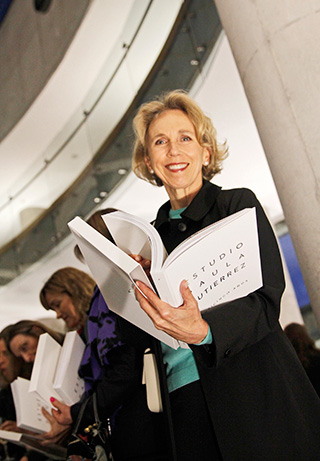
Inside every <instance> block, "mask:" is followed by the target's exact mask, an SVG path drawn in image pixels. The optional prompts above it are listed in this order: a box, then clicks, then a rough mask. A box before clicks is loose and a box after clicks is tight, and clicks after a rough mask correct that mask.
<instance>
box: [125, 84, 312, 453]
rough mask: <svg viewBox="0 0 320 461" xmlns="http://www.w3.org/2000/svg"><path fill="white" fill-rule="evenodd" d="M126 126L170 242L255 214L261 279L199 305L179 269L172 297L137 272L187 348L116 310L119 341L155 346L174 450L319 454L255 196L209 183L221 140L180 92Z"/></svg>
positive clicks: (151, 308)
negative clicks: (161, 198)
mask: <svg viewBox="0 0 320 461" xmlns="http://www.w3.org/2000/svg"><path fill="white" fill-rule="evenodd" d="M134 130H135V135H136V141H135V147H134V155H133V171H134V172H135V173H136V175H137V176H138V177H139V178H142V179H144V180H146V181H148V182H150V183H151V184H153V185H156V186H162V185H163V186H164V187H165V189H166V192H167V194H168V197H169V201H168V202H166V203H165V204H164V205H162V206H161V208H160V209H159V210H158V213H157V217H156V219H155V222H154V226H155V228H156V229H157V231H158V232H159V234H160V236H161V238H162V240H163V242H164V245H165V247H166V249H167V251H168V253H170V252H171V251H172V250H173V249H174V248H175V247H176V246H177V245H178V244H179V243H180V242H182V241H183V240H185V239H186V238H187V237H189V236H191V235H193V234H194V233H196V232H197V231H199V230H201V229H203V228H204V227H206V226H208V225H210V224H212V223H214V222H216V221H219V220H221V219H222V218H225V217H226V216H229V215H231V214H233V213H236V212H238V211H239V210H242V209H245V208H252V207H255V209H256V214H257V224H258V235H259V247H260V258H261V267H262V278H263V286H262V287H261V288H259V289H258V290H256V291H254V292H252V293H250V294H249V295H247V296H244V297H241V298H240V299H235V300H233V301H227V302H225V303H222V304H219V305H215V306H214V307H212V308H210V299H208V308H207V309H206V310H202V311H201V312H200V310H199V308H198V303H197V301H196V299H195V298H194V297H193V295H192V293H191V291H190V289H189V287H188V284H187V283H186V281H183V280H181V285H180V291H181V295H182V298H183V304H182V305H181V306H180V307H178V308H174V307H172V306H170V305H169V304H167V303H165V302H163V301H162V300H161V299H160V298H159V297H158V296H157V295H156V294H155V292H154V291H153V290H151V289H150V288H148V287H147V286H146V285H145V284H143V283H141V282H137V286H138V288H139V290H138V289H136V298H137V300H138V301H139V303H140V306H141V308H142V309H143V310H144V311H145V312H146V313H147V314H148V316H149V317H150V318H151V320H152V321H153V323H154V325H155V326H156V328H157V329H159V330H161V331H164V332H166V333H167V334H168V335H170V336H171V337H173V338H175V339H177V340H179V341H183V342H185V343H187V344H188V345H189V349H182V348H178V349H177V350H174V349H172V348H170V347H168V346H166V345H164V344H161V347H159V343H158V342H157V341H155V340H153V339H152V338H150V337H148V335H146V334H145V333H144V332H142V330H138V329H137V328H135V327H134V326H132V325H131V326H130V325H128V324H127V323H124V322H122V321H120V323H121V324H122V333H123V335H124V338H125V339H126V341H131V342H132V343H133V344H137V342H138V341H139V343H140V344H144V346H143V347H147V346H150V347H151V348H153V350H154V351H155V353H156V355H157V360H158V365H159V372H160V378H161V382H162V399H163V402H164V404H165V410H166V414H167V421H168V426H170V425H172V426H173V431H172V435H173V437H172V447H173V448H172V459H178V460H183V461H188V460H194V459H199V460H200V459H201V461H206V460H208V461H209V460H210V461H211V460H219V459H223V460H239V459H255V460H270V459H277V460H281V459H283V460H284V459H290V460H310V461H311V460H315V459H318V457H319V454H320V429H319V428H320V400H319V398H318V396H317V394H316V393H315V391H314V389H313V388H312V386H311V384H310V382H309V380H308V379H307V377H306V375H305V373H304V370H303V369H302V367H301V364H300V363H299V361H298V359H297V357H296V356H295V354H294V351H293V350H292V347H291V345H290V343H289V341H288V339H287V338H286V335H285V334H284V332H283V330H282V329H281V327H280V325H279V322H278V317H279V311H280V302H281V296H282V293H283V290H284V287H285V282H284V275H283V269H282V263H281V258H280V254H279V250H278V244H277V241H276V239H275V236H274V233H273V230H272V228H271V226H270V224H269V221H268V219H267V217H266V215H265V213H264V211H263V208H262V206H261V205H260V203H259V201H258V200H257V198H256V197H255V195H254V194H253V192H251V191H250V190H248V189H233V190H223V189H222V188H221V187H219V186H217V185H215V184H213V183H211V182H210V180H211V179H212V178H213V176H214V175H215V174H217V173H219V172H220V171H221V168H222V161H223V160H224V158H225V157H226V155H227V147H226V145H225V144H219V143H218V142H217V138H216V132H215V129H214V127H213V125H212V122H211V120H210V119H209V118H208V117H206V116H205V115H204V113H203V112H202V110H201V109H200V107H199V106H198V105H197V104H196V103H195V102H194V101H193V100H192V98H190V97H189V96H188V95H187V94H186V93H185V92H184V91H182V90H176V91H172V92H169V93H166V94H164V95H162V96H161V97H159V98H158V99H156V100H154V101H151V102H148V103H145V104H143V105H142V106H141V107H140V109H139V110H138V113H137V115H136V116H135V119H134ZM208 253H210V248H208ZM133 257H135V256H133ZM136 259H137V260H138V261H141V257H138V256H137V257H136ZM190 264H192V261H190ZM174 445H175V448H174Z"/></svg>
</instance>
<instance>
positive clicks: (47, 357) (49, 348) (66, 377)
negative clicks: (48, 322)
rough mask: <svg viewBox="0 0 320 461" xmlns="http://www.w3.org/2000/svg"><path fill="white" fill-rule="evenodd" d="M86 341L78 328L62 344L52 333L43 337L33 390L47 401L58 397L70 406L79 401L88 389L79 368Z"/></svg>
mask: <svg viewBox="0 0 320 461" xmlns="http://www.w3.org/2000/svg"><path fill="white" fill-rule="evenodd" d="M84 348H85V345H84V342H83V341H82V339H81V338H80V336H79V334H78V333H77V332H76V331H69V332H68V333H67V334H66V336H65V338H64V342H63V345H62V346H61V345H60V344H59V343H58V342H57V341H56V340H55V339H53V338H52V336H50V335H49V334H48V333H44V334H42V335H41V336H40V338H39V342H38V347H37V353H36V357H35V361H34V364H33V368H32V374H31V379H30V386H29V392H30V393H35V394H36V395H38V396H39V397H40V398H41V399H43V400H45V401H46V402H49V401H50V397H54V398H56V399H58V400H60V401H62V402H63V403H65V404H67V405H73V404H74V403H76V402H78V401H79V400H80V398H81V396H82V394H83V392H84V381H83V379H82V378H80V377H79V375H78V368H79V365H80V362H81V359H82V355H83V352H84Z"/></svg>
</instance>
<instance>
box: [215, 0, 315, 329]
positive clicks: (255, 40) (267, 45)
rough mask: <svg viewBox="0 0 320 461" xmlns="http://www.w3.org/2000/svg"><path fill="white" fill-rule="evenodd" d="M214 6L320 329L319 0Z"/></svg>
mask: <svg viewBox="0 0 320 461" xmlns="http://www.w3.org/2000/svg"><path fill="white" fill-rule="evenodd" d="M215 3H216V6H217V9H218V12H219V14H220V18H221V22H222V24H223V27H224V29H225V32H226V35H227V37H228V40H229V42H230V46H231V49H232V52H233V55H234V58H235V61H236V63H237V66H238V69H239V73H240V76H241V79H242V82H243V85H244V89H245V92H246V94H247V98H248V101H249V104H250V107H251V110H252V113H253V116H254V119H255V122H256V125H257V129H258V131H259V134H260V138H261V141H262V144H263V147H264V150H265V153H266V156H267V160H268V163H269V165H270V170H271V173H272V175H273V178H274V182H275V185H276V188H277V191H278V194H279V198H280V201H281V204H282V207H283V211H284V215H285V219H286V223H287V225H288V228H289V232H290V235H291V238H292V241H293V244H294V247H295V250H296V253H297V257H298V260H299V264H300V268H301V271H302V274H303V277H304V280H305V284H306V287H307V290H308V294H309V297H310V302H311V305H312V308H313V311H314V313H315V315H316V317H317V320H318V323H319V325H320V128H319V121H320V47H319V43H320V1H319V0H314V1H312V2H311V1H309V2H303V1H301V0H286V1H280V2H279V1H278V0H268V1H265V0H241V2H239V1H238V0H215Z"/></svg>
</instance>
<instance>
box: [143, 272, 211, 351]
mask: <svg viewBox="0 0 320 461" xmlns="http://www.w3.org/2000/svg"><path fill="white" fill-rule="evenodd" d="M137 286H138V288H139V290H141V292H139V290H136V297H137V300H138V302H139V303H140V306H141V308H142V309H143V310H144V311H145V312H146V314H147V315H148V316H149V317H150V318H151V320H152V321H153V323H154V325H155V327H156V328H157V329H158V330H161V331H164V332H165V333H167V334H169V335H170V336H172V337H173V338H175V339H178V340H180V341H184V342H186V343H188V344H198V343H200V342H201V341H202V340H203V339H204V338H205V337H206V335H207V333H208V330H209V325H208V324H207V322H206V321H205V320H204V319H203V318H202V316H201V313H200V311H199V307H198V303H197V301H196V300H195V299H194V297H193V295H192V293H191V291H190V289H189V287H188V284H187V282H186V281H183V282H182V283H181V287H180V290H181V295H182V298H183V301H184V302H183V304H182V305H181V306H180V307H178V308H174V307H172V306H170V305H169V304H167V303H165V302H163V301H161V299H159V297H158V296H157V295H156V294H155V293H154V292H153V291H152V290H150V289H149V288H148V287H146V286H145V285H144V284H143V283H141V282H137Z"/></svg>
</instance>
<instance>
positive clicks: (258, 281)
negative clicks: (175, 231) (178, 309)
mask: <svg viewBox="0 0 320 461" xmlns="http://www.w3.org/2000/svg"><path fill="white" fill-rule="evenodd" d="M230 218H231V219H227V220H226V221H224V222H220V223H219V225H218V226H209V227H208V228H206V229H204V231H205V232H204V233H203V236H202V237H203V238H200V237H201V232H199V233H198V234H197V235H196V239H195V241H193V244H192V239H189V240H190V241H189V242H188V244H187V245H185V247H183V246H182V247H181V248H182V251H178V252H176V253H175V254H173V258H171V259H170V260H169V258H170V256H171V255H172V253H171V254H170V255H169V257H168V259H167V261H166V263H165V266H166V267H165V269H164V271H163V272H162V273H160V274H153V277H154V279H155V284H156V286H157V288H158V291H159V293H160V296H161V299H163V300H164V301H166V302H168V303H169V304H171V305H173V306H179V305H181V303H182V297H181V294H180V289H179V287H180V283H181V281H182V280H187V282H188V284H189V287H190V289H191V291H192V293H193V296H194V297H195V299H196V300H197V302H198V304H199V308H200V310H204V309H207V308H210V307H213V306H215V305H217V304H221V303H223V302H226V301H231V300H233V299H236V298H240V297H242V296H246V295H248V294H249V293H251V292H253V291H255V290H257V289H258V288H260V287H261V286H262V274H261V262H260V250H259V241H258V232H257V224H256V214H255V209H254V208H252V209H247V211H246V212H241V213H239V214H235V215H233V216H232V217H230ZM210 227H211V230H212V232H210ZM190 242H191V244H190ZM181 248H180V250H181ZM167 286H169V288H167Z"/></svg>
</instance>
